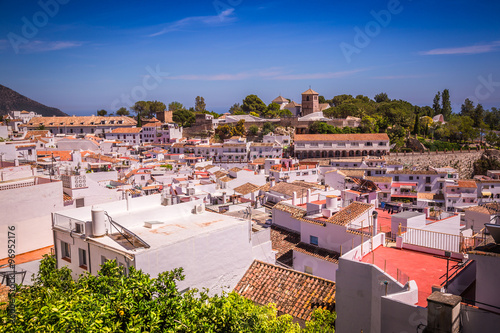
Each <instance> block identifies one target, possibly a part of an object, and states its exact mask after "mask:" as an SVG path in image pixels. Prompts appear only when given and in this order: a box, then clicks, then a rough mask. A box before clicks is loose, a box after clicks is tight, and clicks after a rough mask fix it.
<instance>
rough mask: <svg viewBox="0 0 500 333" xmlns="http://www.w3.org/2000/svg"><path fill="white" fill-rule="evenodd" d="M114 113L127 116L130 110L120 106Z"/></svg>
mask: <svg viewBox="0 0 500 333" xmlns="http://www.w3.org/2000/svg"><path fill="white" fill-rule="evenodd" d="M116 115H117V116H128V115H130V112H129V111H128V110H127V109H126V108H124V107H121V108H119V109H118V110H117V111H116Z"/></svg>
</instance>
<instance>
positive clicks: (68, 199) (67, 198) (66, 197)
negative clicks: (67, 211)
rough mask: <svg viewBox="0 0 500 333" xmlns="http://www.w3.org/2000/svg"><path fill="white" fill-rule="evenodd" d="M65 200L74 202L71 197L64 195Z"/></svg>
mask: <svg viewBox="0 0 500 333" xmlns="http://www.w3.org/2000/svg"><path fill="white" fill-rule="evenodd" d="M63 200H64V201H71V200H73V198H72V197H71V196H70V195H68V194H66V193H63Z"/></svg>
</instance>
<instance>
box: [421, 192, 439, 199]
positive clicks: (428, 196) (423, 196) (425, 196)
mask: <svg viewBox="0 0 500 333" xmlns="http://www.w3.org/2000/svg"><path fill="white" fill-rule="evenodd" d="M417 199H424V200H444V194H434V193H424V192H418V193H417Z"/></svg>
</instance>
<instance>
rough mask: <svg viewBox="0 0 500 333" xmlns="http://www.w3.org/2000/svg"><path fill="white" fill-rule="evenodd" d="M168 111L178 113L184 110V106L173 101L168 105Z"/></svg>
mask: <svg viewBox="0 0 500 333" xmlns="http://www.w3.org/2000/svg"><path fill="white" fill-rule="evenodd" d="M168 109H169V110H170V111H180V110H185V108H184V105H182V103H179V102H177V101H173V102H172V103H170V104H169V105H168Z"/></svg>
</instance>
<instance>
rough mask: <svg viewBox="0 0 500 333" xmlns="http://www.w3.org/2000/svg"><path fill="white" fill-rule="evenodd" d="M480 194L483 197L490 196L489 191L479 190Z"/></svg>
mask: <svg viewBox="0 0 500 333" xmlns="http://www.w3.org/2000/svg"><path fill="white" fill-rule="evenodd" d="M481 194H482V195H483V197H491V192H487V191H483V192H481Z"/></svg>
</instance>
